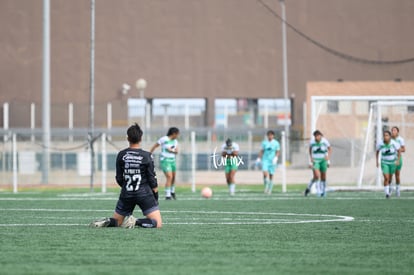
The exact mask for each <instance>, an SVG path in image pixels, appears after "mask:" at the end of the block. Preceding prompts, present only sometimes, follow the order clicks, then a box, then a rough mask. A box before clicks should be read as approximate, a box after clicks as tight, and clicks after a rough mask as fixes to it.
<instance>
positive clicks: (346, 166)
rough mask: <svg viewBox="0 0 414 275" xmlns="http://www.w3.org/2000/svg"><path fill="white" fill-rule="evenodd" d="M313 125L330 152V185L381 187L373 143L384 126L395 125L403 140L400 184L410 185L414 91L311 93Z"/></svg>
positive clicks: (413, 157)
mask: <svg viewBox="0 0 414 275" xmlns="http://www.w3.org/2000/svg"><path fill="white" fill-rule="evenodd" d="M311 104H312V105H311V118H310V120H311V129H310V130H311V131H310V132H312V131H313V130H315V129H319V130H321V131H322V133H323V134H324V136H325V137H326V138H327V139H328V140H329V141H330V143H331V146H332V149H333V153H332V157H331V163H332V164H331V167H330V169H329V171H328V182H329V184H330V186H333V187H336V188H339V187H343V188H346V189H358V190H361V189H379V188H381V186H382V173H381V170H380V168H377V167H376V159H375V157H376V144H377V142H378V141H380V140H381V139H382V132H383V131H384V130H391V128H392V127H394V126H397V127H398V128H399V130H400V136H401V137H403V138H404V140H405V147H406V152H405V153H403V154H402V155H403V168H402V172H401V186H402V189H404V188H406V189H410V188H414V170H413V169H410V167H413V165H414V154H413V153H412V152H413V150H412V148H414V97H413V96H324V97H317V96H315V97H312V100H311Z"/></svg>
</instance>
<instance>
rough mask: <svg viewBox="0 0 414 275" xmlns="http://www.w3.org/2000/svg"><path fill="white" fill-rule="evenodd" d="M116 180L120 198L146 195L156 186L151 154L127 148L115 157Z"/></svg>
mask: <svg viewBox="0 0 414 275" xmlns="http://www.w3.org/2000/svg"><path fill="white" fill-rule="evenodd" d="M115 179H116V182H117V183H118V184H119V186H121V187H122V190H121V195H120V197H122V198H131V197H137V196H146V195H148V194H152V189H153V188H156V187H157V186H158V183H157V176H156V174H155V169H154V160H153V157H152V154H151V153H149V152H147V151H144V150H142V149H133V148H127V149H124V150H122V151H120V152H119V153H118V156H117V158H116V176H115Z"/></svg>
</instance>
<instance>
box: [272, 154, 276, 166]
mask: <svg viewBox="0 0 414 275" xmlns="http://www.w3.org/2000/svg"><path fill="white" fill-rule="evenodd" d="M272 164H273V165H276V164H277V156H275V157H274V158H273V160H272Z"/></svg>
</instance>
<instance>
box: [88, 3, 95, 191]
mask: <svg viewBox="0 0 414 275" xmlns="http://www.w3.org/2000/svg"><path fill="white" fill-rule="evenodd" d="M90 39H91V41H90V43H91V45H90V47H91V49H90V50H91V59H90V82H89V96H90V98H89V133H88V143H89V151H90V158H91V174H90V189H91V192H92V191H93V183H94V177H95V152H94V149H93V143H94V141H95V140H94V135H95V0H91V38H90Z"/></svg>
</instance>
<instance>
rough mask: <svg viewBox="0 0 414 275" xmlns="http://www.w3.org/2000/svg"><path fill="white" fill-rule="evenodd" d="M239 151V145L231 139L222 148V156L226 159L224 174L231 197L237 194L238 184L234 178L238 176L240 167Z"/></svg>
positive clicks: (224, 160)
mask: <svg viewBox="0 0 414 275" xmlns="http://www.w3.org/2000/svg"><path fill="white" fill-rule="evenodd" d="M239 150H240V147H239V145H238V144H237V143H235V142H233V141H232V140H231V139H229V138H228V139H227V140H226V142H225V143H223V145H222V146H221V156H222V157H223V158H224V159H223V162H224V163H225V166H224V169H225V170H224V172H225V175H226V182H227V186H228V187H229V192H230V195H231V196H233V195H234V193H235V192H236V183H235V179H234V177H235V175H236V172H237V168H238V165H239V162H238V155H239Z"/></svg>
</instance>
